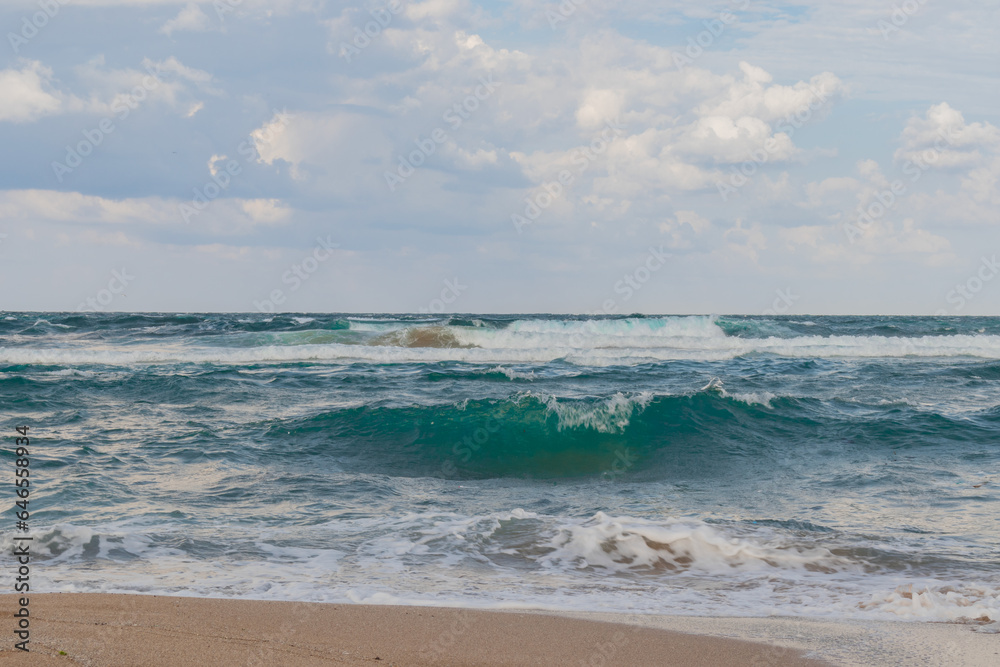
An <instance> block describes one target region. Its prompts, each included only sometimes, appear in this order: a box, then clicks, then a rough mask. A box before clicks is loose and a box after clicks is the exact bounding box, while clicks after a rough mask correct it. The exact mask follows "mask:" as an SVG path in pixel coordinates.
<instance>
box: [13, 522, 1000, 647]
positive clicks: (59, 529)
mask: <svg viewBox="0 0 1000 667" xmlns="http://www.w3.org/2000/svg"><path fill="white" fill-rule="evenodd" d="M34 536H35V538H36V543H35V545H33V549H35V548H36V546H37V554H38V556H37V558H38V562H39V564H40V567H39V568H38V569H37V579H36V577H34V576H33V582H32V583H33V584H35V583H36V581H37V584H38V588H37V590H39V591H93V592H149V593H157V594H167V595H170V594H176V595H197V596H207V597H230V598H249V599H284V600H309V601H319V602H348V601H353V602H378V603H385V604H425V605H451V606H465V607H480V608H505V607H515V606H516V607H533V608H545V609H550V610H559V609H561V610H579V609H586V610H591V611H618V612H637V611H638V612H651V613H663V612H669V613H672V614H696V615H705V614H721V615H727V616H731V615H758V616H766V615H771V614H783V615H801V616H813V617H827V618H871V619H873V620H886V619H904V620H916V621H951V622H969V623H973V624H976V623H979V624H981V623H984V622H986V621H993V623H992V624H990V625H989V626H983V627H986V628H987V629H988V628H989V627H997V626H996V621H997V619H998V614H997V611H998V607H1000V588H998V586H997V585H992V586H991V585H987V584H977V583H975V582H972V581H969V582H955V583H951V584H948V583H947V582H939V581H934V580H919V579H918V578H916V577H907V576H905V575H903V574H899V573H893V572H884V571H883V572H877V571H876V572H873V571H872V569H871V564H870V563H861V562H856V561H853V560H851V559H850V558H849V557H847V556H842V555H838V554H836V553H834V551H839V550H836V549H835V550H833V551H832V550H831V548H829V547H830V544H829V543H827V542H826V540H828V539H829V538H828V537H823V536H812V537H810V536H804V535H803V534H802V533H801V532H798V531H784V530H779V529H775V528H771V527H766V526H749V525H734V524H724V525H722V524H709V523H705V522H703V521H699V520H696V519H684V518H669V517H664V518H658V519H656V520H652V519H644V518H636V517H628V516H610V515H607V514H605V513H602V512H598V513H596V514H594V515H593V516H591V517H589V518H576V517H567V516H547V515H541V514H537V513H533V512H528V511H524V510H521V509H513V510H510V511H500V512H495V513H489V514H484V515H478V516H470V515H464V514H459V513H454V512H412V513H408V514H404V515H397V516H387V517H386V516H372V517H365V518H356V519H337V520H331V521H328V522H326V523H320V524H312V525H309V526H291V525H289V526H281V527H271V528H260V527H254V526H252V525H243V524H220V525H213V526H207V525H202V526H192V525H184V524H182V523H180V522H177V523H164V522H162V521H159V520H153V519H150V520H148V521H145V522H144V521H141V520H128V521H121V522H114V523H110V524H105V525H101V526H75V525H70V524H60V525H58V526H53V527H51V528H45V529H40V530H37V531H35V533H34ZM11 537H12V536H11V534H10V533H6V534H3V535H0V548H2V549H4V550H9V549H10V548H11V546H12V541H11ZM202 545H211V547H212V548H211V550H210V551H208V552H201V551H199V549H202V548H203V547H202ZM841 546H843V545H841ZM32 574H33V575H35V574H36V573H35V571H33V572H32ZM907 579H909V581H907ZM32 590H36V588H35V586H34V585H33V587H32ZM873 590H875V591H881V592H878V593H876V594H874V595H873V594H872V591H873ZM980 629H982V628H980Z"/></svg>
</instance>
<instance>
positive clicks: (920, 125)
mask: <svg viewBox="0 0 1000 667" xmlns="http://www.w3.org/2000/svg"><path fill="white" fill-rule="evenodd" d="M900 144H901V145H900V147H899V149H898V150H897V151H896V154H895V158H896V160H897V161H898V162H906V161H909V162H915V163H918V164H920V165H927V166H928V167H933V168H939V169H941V168H953V167H969V166H973V165H976V164H979V163H980V162H982V159H983V155H982V153H981V150H987V151H995V150H996V149H997V148H998V147H1000V129H998V128H997V127H996V126H994V125H991V124H990V123H966V122H965V117H964V116H963V115H962V113H961V112H960V111H958V110H957V109H953V108H952V107H951V106H950V105H949V104H948V103H947V102H942V103H941V104H935V105H933V106H931V107H930V108H929V109H928V110H927V112H926V113H925V114H924V116H922V117H919V116H918V117H914V118H911V119H910V121H909V122H908V123H907V124H906V128H905V129H904V130H903V133H902V135H901V136H900Z"/></svg>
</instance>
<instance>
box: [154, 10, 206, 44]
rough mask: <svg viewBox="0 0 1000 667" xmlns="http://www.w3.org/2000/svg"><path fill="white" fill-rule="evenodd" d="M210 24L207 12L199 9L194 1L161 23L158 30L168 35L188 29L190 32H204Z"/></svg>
mask: <svg viewBox="0 0 1000 667" xmlns="http://www.w3.org/2000/svg"><path fill="white" fill-rule="evenodd" d="M211 25H212V22H211V20H210V19H209V18H208V14H206V13H205V12H203V11H202V10H201V7H199V6H198V5H196V4H195V3H193V2H192V3H190V4H188V5H187V6H185V7H184V8H183V9H182V10H181V11H180V13H179V14H178V15H177V16H175V17H174V18H172V19H170V20H169V21H167V22H166V23H164V24H163V27H161V28H160V32H162V33H163V34H165V35H167V36H168V37H170V36H171V35H173V33H174V32H176V31H178V30H190V31H192V32H204V31H206V30H208V29H209V28H210V27H211Z"/></svg>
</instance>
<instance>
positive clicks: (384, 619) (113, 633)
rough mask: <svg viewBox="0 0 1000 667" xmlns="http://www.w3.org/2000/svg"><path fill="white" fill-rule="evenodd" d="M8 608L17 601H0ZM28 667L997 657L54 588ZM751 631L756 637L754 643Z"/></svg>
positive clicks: (874, 639)
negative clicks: (57, 589) (71, 590)
mask: <svg viewBox="0 0 1000 667" xmlns="http://www.w3.org/2000/svg"><path fill="white" fill-rule="evenodd" d="M2 602H3V612H4V615H7V612H9V611H10V610H11V609H13V608H14V604H15V600H14V598H13V596H10V595H5V596H2ZM30 609H31V643H30V647H31V653H30V654H28V655H26V654H24V653H23V652H20V651H15V650H13V646H12V644H13V642H7V643H6V644H5V645H4V646H3V647H2V651H0V662H3V664H11V665H14V664H17V665H22V664H23V665H71V664H79V665H304V666H308V665H322V664H331V663H337V664H355V663H364V664H379V665H401V666H402V665H445V666H447V665H592V666H594V667H598V666H603V665H693V666H698V665H706V666H707V665H753V666H757V667H764V666H768V667H783V666H787V667H791V666H808V665H816V666H818V665H831V664H842V665H865V664H890V663H891V664H928V665H984V666H985V665H991V664H996V660H997V659H998V658H997V654H998V652H1000V636H998V635H987V634H978V633H975V632H973V631H972V628H971V627H970V626H961V625H946V624H913V623H852V622H826V621H808V620H796V619H781V618H768V619H754V618H706V617H678V616H650V615H620V614H558V615H557V614H552V613H548V612H545V613H542V612H531V611H513V610H511V611H507V610H502V611H478V610H468V609H455V608H432V607H412V606H382V605H341V604H316V603H300V602H271V601H249V600H222V599H202V598H182V597H170V596H151V595H108V594H79V593H56V594H39V595H33V596H31V600H30ZM748 640H754V641H748Z"/></svg>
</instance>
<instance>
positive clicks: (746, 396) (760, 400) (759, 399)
mask: <svg viewBox="0 0 1000 667" xmlns="http://www.w3.org/2000/svg"><path fill="white" fill-rule="evenodd" d="M701 390H702V391H715V392H716V393H718V394H719V395H720V396H722V397H723V398H732V399H734V400H737V401H740V402H741V403H746V404H747V405H763V406H764V407H765V408H769V407H771V401H773V400H774V399H776V398H777V397H778V396H777V394H773V393H771V392H769V391H752V392H735V393H730V392H728V391H726V390H725V389H724V388H723V386H722V380H721V379H719V378H712V379H711V380H709V382H708V384H706V385H705V386H704V387H702V388H701Z"/></svg>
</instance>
